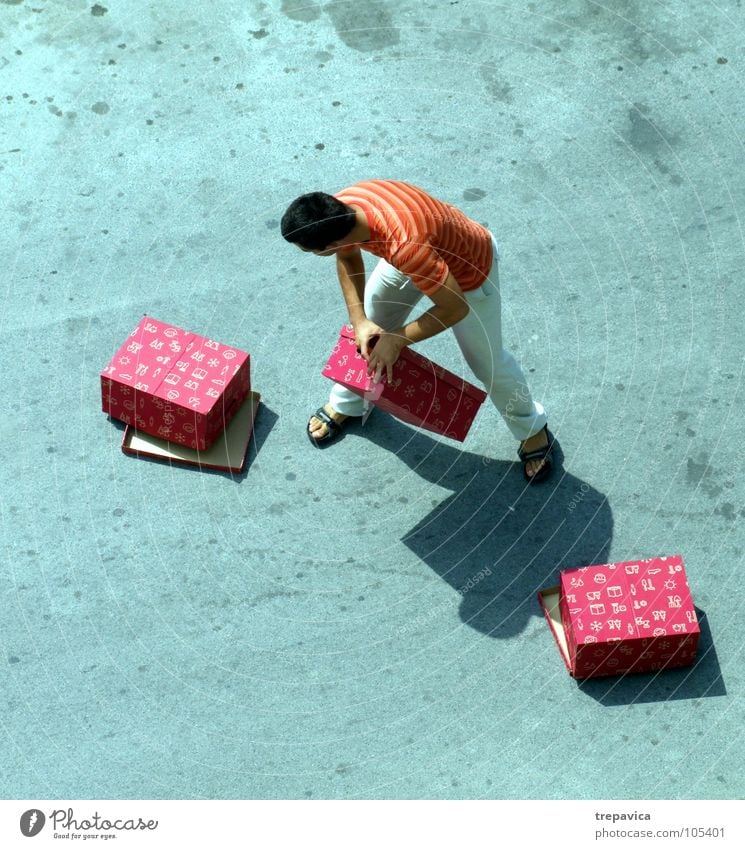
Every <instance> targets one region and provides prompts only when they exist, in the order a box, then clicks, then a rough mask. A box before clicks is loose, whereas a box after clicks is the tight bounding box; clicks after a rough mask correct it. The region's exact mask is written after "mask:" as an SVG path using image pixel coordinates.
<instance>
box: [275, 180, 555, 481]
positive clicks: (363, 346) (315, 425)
mask: <svg viewBox="0 0 745 849" xmlns="http://www.w3.org/2000/svg"><path fill="white" fill-rule="evenodd" d="M282 235H283V236H284V238H285V239H286V240H287V241H288V242H291V243H293V244H295V245H297V246H298V247H299V248H300V249H301V250H303V251H309V252H311V253H314V254H316V255H317V256H335V257H336V269H337V273H338V276H339V283H340V285H341V290H342V294H343V295H344V299H345V301H346V304H347V310H348V312H349V320H350V322H351V324H352V325H353V327H354V329H355V335H356V339H357V346H358V347H359V348H360V350H361V352H362V356H363V357H364V358H365V360H367V363H368V369H369V372H370V373H371V374H374V376H375V379H376V380H380V379H382V378H385V379H387V380H391V379H392V370H393V365H394V363H395V362H396V360H397V359H398V357H399V354H400V353H401V351H402V350H403V348H404V347H405V346H407V345H412V344H415V343H417V342H421V341H422V340H424V339H429V338H430V337H431V336H434V335H435V334H437V333H441V332H442V331H443V330H445V329H447V328H448V327H451V328H452V329H453V333H454V334H455V338H456V339H457V341H458V345H459V346H460V349H461V351H462V352H463V356H464V358H465V360H466V362H467V363H468V365H469V367H470V369H471V370H472V372H473V373H474V375H475V376H476V378H477V379H478V380H479V381H480V382H481V383H482V384H483V385H484V388H485V389H486V391H487V392H488V394H489V397H490V398H491V400H492V401H493V403H494V405H495V406H496V408H497V410H499V412H500V414H501V415H502V417H503V419H504V421H505V422H506V424H507V427H508V428H509V429H510V431H511V432H512V434H513V436H515V438H516V439H517V440H519V443H520V445H519V448H518V455H519V457H520V459H521V460H522V462H523V469H524V472H525V477H526V478H527V479H528V480H529V481H533V482H535V481H539V480H542V479H544V478H545V477H546V476H547V475H548V473H549V472H550V469H551V463H552V453H551V449H552V437H551V435H550V434H549V431H548V427H547V419H546V413H545V411H544V409H543V407H542V406H541V405H540V404H538V403H536V402H535V401H533V399H532V397H531V394H530V390H529V389H528V386H527V382H526V380H525V376H524V375H523V372H522V370H521V369H520V366H519V365H518V364H517V362H516V361H515V359H514V357H513V356H512V355H511V354H510V353H509V352H508V351H506V350H505V349H504V348H503V346H502V321H501V302H500V293H499V275H498V268H497V262H498V251H497V245H496V242H495V240H494V237H493V236H492V235H491V233H489V231H488V230H486V229H485V228H484V227H482V226H481V225H480V224H477V223H476V222H475V221H472V220H471V219H470V218H468V217H467V216H466V215H465V214H464V213H463V212H461V211H460V210H459V209H456V208H455V207H454V206H451V205H450V204H447V203H444V202H443V201H440V200H437V199H436V198H434V197H432V196H431V195H429V194H427V193H426V192H425V191H423V190H422V189H418V188H416V187H415V186H412V185H410V184H408V183H403V182H399V181H394V180H368V181H366V182H362V183H356V184H355V185H353V186H350V187H349V188H346V189H344V190H343V191H341V192H338V193H337V194H336V195H329V194H325V193H324V192H311V193H310V194H305V195H302V196H300V197H299V198H296V200H294V201H293V202H292V203H291V204H290V206H289V207H288V209H287V211H286V212H285V214H284V216H283V217H282ZM362 251H365V252H367V253H371V254H374V255H375V256H377V257H380V260H379V262H378V264H377V265H376V267H375V269H374V270H373V272H372V274H371V275H370V279H369V280H368V281H367V283H366V282H365V267H364V261H363V258H362ZM424 295H426V296H427V297H428V298H429V299H430V300H431V301H432V303H433V305H432V307H431V308H430V309H429V310H428V311H427V312H425V313H423V314H422V315H421V316H420V317H419V318H417V319H416V320H414V321H409V322H408V323H407V319H408V316H409V314H410V313H411V311H412V309H413V308H414V306H415V305H416V303H417V302H418V301H419V300H420V299H421V298H422V296H424ZM374 337H376V341H375V345H374V347H371V340H372V339H373V338H374ZM363 406H364V401H363V399H362V398H360V397H359V396H358V395H355V394H354V393H353V392H351V391H350V390H348V389H346V388H345V387H343V386H341V385H339V384H335V385H334V387H333V388H332V390H331V396H330V398H329V402H328V404H326V405H325V406H323V407H320V408H319V409H318V410H317V411H316V413H315V414H314V415H313V416H312V417H311V419H310V421H309V423H308V435H309V437H310V439H311V440H312V441H313V442H314V444H316V445H317V446H318V447H322V446H323V447H325V445H327V444H329V443H330V442H332V441H333V440H334V438H335V437H336V436H337V435H338V434H339V433H340V432H341V428H342V426H343V423H344V421H345V420H346V419H347V418H348V417H349V416H361V415H362V413H363Z"/></svg>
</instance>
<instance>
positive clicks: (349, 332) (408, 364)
mask: <svg viewBox="0 0 745 849" xmlns="http://www.w3.org/2000/svg"><path fill="white" fill-rule="evenodd" d="M340 335H341V336H342V337H344V338H345V339H351V340H352V341H354V339H355V332H354V327H353V326H352V325H351V324H345V325H344V327H342V329H341V331H340ZM404 352H405V358H403V359H402V358H400V357H399V359H398V361H397V362H396V364H395V365H394V367H393V368H394V373H395V371H396V370H397V369H400V368H407V369H409V371H410V372H411V370H412V369H414V370H416V369H420V370H421V372H422V375H421V376H422V377H425V376H426V375H433V376H434V377H436V378H437V380H441V381H443V382H444V383H447V384H448V385H449V386H451V387H453V389H454V390H455V391H456V392H459V393H462V394H464V395H466V396H468V398H467V399H466V400H464V401H463V404H464V405H465V406H466V407H467V409H470V408H471V406H472V405H473V403H476V404H481V403H483V402H484V400H485V399H486V392H484V390H483V389H479V387H478V386H474V385H473V384H472V383H469V382H468V381H467V380H465V379H464V378H462V377H458V375H457V374H453V372H451V371H448V370H447V369H444V368H442V366H439V365H437V364H436V363H433V362H432V361H431V360H428V359H427V358H426V357H424V356H422V354H419V353H418V352H417V351H414V350H412V349H411V347H408V348H405V349H404ZM377 386H380V389H377ZM367 391H368V392H370V393H372V394H371V398H370V400H377V398H379V397H380V394H381V392H382V385H381V384H372V383H371V385H370V387H368V390H367ZM456 397H457V396H456Z"/></svg>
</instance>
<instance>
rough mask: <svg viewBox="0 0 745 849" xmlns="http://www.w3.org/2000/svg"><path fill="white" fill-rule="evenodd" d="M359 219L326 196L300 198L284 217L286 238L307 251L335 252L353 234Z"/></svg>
mask: <svg viewBox="0 0 745 849" xmlns="http://www.w3.org/2000/svg"><path fill="white" fill-rule="evenodd" d="M356 221H357V215H356V213H355V211H354V209H352V208H351V207H349V206H347V205H346V204H344V203H342V202H341V201H340V200H337V199H336V198H335V197H334V196H333V195H327V194H325V193H324V192H310V193H308V194H307V195H301V196H300V197H299V198H295V200H294V201H293V202H292V203H291V204H290V205H289V206H288V207H287V211H286V212H285V214H284V215H283V216H282V222H281V228H282V235H283V236H284V238H285V239H286V240H287V241H288V242H291V243H292V244H294V245H297V246H298V247H299V248H301V249H302V250H304V251H313V252H314V253H325V252H326V251H327V250H328V251H329V252H330V253H333V252H334V249H335V248H336V247H339V246H340V245H338V244H337V243H341V242H344V240H345V239H346V237H347V236H349V234H350V233H351V232H352V230H353V229H354V226H355V224H356Z"/></svg>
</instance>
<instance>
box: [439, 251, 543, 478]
mask: <svg viewBox="0 0 745 849" xmlns="http://www.w3.org/2000/svg"><path fill="white" fill-rule="evenodd" d="M494 257H495V259H494V263H493V265H492V269H491V272H490V274H489V279H488V280H486V282H485V283H484V284H483V286H482V287H481V288H480V289H478V290H476V291H474V292H466V299H467V301H468V305H469V307H470V312H469V314H468V315H467V316H466V318H464V319H463V321H460V322H458V324H456V325H455V326H454V327H453V331H454V333H455V337H456V339H457V340H458V344H459V346H460V349H461V351H462V352H463V356H464V357H465V360H466V362H467V363H468V365H469V367H470V368H471V371H473V373H474V375H475V376H476V377H477V378H478V380H479V381H481V383H483V385H484V388H485V389H486V391H487V392H488V394H489V397H490V398H491V400H492V402H493V403H494V406H495V407H496V408H497V410H499V412H500V413H501V415H502V417H503V419H504V421H505V423H506V424H507V427H508V428H509V429H510V431H511V433H512V434H513V436H515V437H516V438H517V439H519V440H520V441H521V442H522V443H523V447H524V448H525V450H526V451H533V450H536V449H538V448H542V447H543V446H544V445H547V444H548V440H547V438H546V435H545V433H544V432H543V427H544V425H545V424H546V422H547V418H546V412H545V410H544V409H543V407H542V406H541V405H540V404H539V403H537V402H535V401H534V400H533V398H532V396H531V394H530V389H529V388H528V383H527V380H526V379H525V375H524V374H523V371H522V369H521V368H520V366H519V365H518V363H517V362H516V360H515V358H514V357H513V356H512V354H510V353H509V351H506V350H505V349H504V348H503V346H502V304H501V297H500V292H499V269H498V260H497V248H496V243H495V244H494ZM542 465H543V463H542V461H541V460H533V461H530V463H529V466H528V469H527V471H528V474H529V475H532V474H535V472H537V471H538V470H539V469H540V468H541V466H542Z"/></svg>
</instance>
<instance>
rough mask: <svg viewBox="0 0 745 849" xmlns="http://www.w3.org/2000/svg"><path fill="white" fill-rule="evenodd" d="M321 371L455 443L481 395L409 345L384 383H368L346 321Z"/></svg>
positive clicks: (467, 426)
mask: <svg viewBox="0 0 745 849" xmlns="http://www.w3.org/2000/svg"><path fill="white" fill-rule="evenodd" d="M322 374H323V376H324V377H328V378H329V380H333V381H334V382H335V383H341V384H342V385H344V386H346V387H347V388H348V389H351V390H352V392H356V393H357V394H358V395H361V396H362V397H363V398H365V399H366V400H367V401H370V402H371V403H373V404H374V405H375V406H376V407H379V408H380V409H381V410H385V412H387V413H390V414H391V415H393V416H395V417H396V418H398V419H401V420H402V421H405V422H408V423H409V424H413V425H416V426H417V427H421V428H424V429H425V430H429V431H432V432H434V433H439V434H441V435H442V436H447V437H450V438H451V439H457V440H458V441H460V442H462V441H463V440H464V439H465V438H466V435H467V434H468V431H469V430H470V428H471V424H472V423H473V420H474V417H475V416H476V413H477V412H478V410H479V407H480V406H481V404H482V403H483V402H484V399H485V398H486V392H484V391H483V390H482V389H479V388H478V387H476V386H474V385H473V384H471V383H468V381H466V380H463V378H461V377H458V376H457V375H456V374H453V373H452V372H450V371H447V369H444V368H442V367H441V366H438V365H436V364H435V363H433V362H432V361H431V360H428V359H427V358H426V357H423V356H421V354H417V353H416V351H412V350H411V349H410V348H404V350H403V351H402V352H401V356H400V357H399V358H398V360H397V361H396V363H395V365H394V366H393V381H392V382H391V383H390V384H389V383H387V382H386V381H385V380H383V381H382V382H380V383H374V382H373V379H372V376H369V375H368V374H367V362H366V361H365V360H364V359H363V357H362V355H361V354H360V353H358V351H357V345H356V342H355V334H354V328H353V327H352V325H350V324H347V325H345V326H344V327H343V328H342V329H341V334H340V337H339V341H338V342H337V344H336V347H335V348H334V350H333V352H332V353H331V356H330V357H329V360H328V362H327V363H326V366H325V368H324V369H323V371H322Z"/></svg>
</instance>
